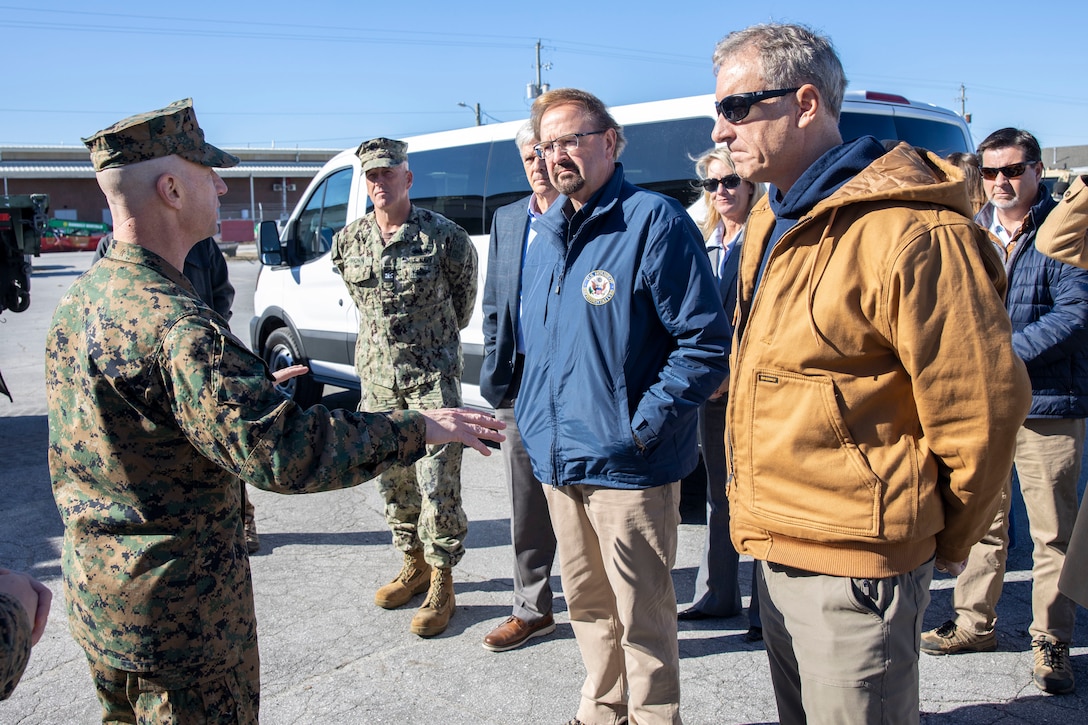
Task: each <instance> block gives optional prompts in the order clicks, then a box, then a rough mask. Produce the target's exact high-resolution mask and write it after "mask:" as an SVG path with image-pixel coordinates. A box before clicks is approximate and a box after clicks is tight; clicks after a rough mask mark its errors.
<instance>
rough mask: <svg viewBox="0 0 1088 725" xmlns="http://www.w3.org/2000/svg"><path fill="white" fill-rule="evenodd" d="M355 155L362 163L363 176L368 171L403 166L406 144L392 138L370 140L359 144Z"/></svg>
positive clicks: (405, 156)
mask: <svg viewBox="0 0 1088 725" xmlns="http://www.w3.org/2000/svg"><path fill="white" fill-rule="evenodd" d="M355 155H356V156H358V157H359V160H360V161H362V162H363V173H364V174H365V173H366V172H367V171H369V170H370V169H379V168H382V167H386V166H400V165H401V164H403V163H404V162H405V161H407V160H408V144H406V143H405V142H403V141H397V140H396V139H393V138H372V139H370V140H369V141H363V142H362V143H361V144H359V148H357V149H356V150H355Z"/></svg>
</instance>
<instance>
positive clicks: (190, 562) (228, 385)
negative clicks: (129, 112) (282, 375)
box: [46, 101, 479, 723]
mask: <svg viewBox="0 0 1088 725" xmlns="http://www.w3.org/2000/svg"><path fill="white" fill-rule="evenodd" d="M85 143H86V144H87V146H88V147H89V148H90V149H91V158H92V162H93V163H94V166H95V169H96V171H98V172H99V173H98V180H99V184H100V185H101V186H102V189H103V191H104V192H105V194H106V198H107V201H108V202H109V204H110V209H111V211H112V212H113V216H114V220H115V222H117V224H118V226H117V228H116V229H115V239H116V242H115V243H114V244H113V246H112V247H111V248H110V250H109V252H108V253H107V255H106V257H105V258H104V259H102V260H100V261H99V262H98V263H96V264H95V265H94V266H92V267H91V269H90V270H89V271H88V272H87V273H86V274H84V275H83V276H82V277H80V278H79V279H78V280H76V282H75V283H73V285H72V287H71V288H70V289H69V291H68V293H67V294H66V295H65V296H64V298H63V299H62V300H61V302H60V304H59V305H58V307H57V310H56V312H55V314H54V318H53V323H52V326H51V329H50V332H49V335H48V338H47V343H46V345H47V355H46V359H47V363H46V388H47V399H48V406H49V468H50V475H51V477H52V481H53V493H54V498H55V499H56V503H57V508H58V509H59V511H60V514H61V518H62V520H63V522H64V547H63V554H62V570H63V574H64V585H65V594H66V599H67V606H68V616H69V625H70V629H71V632H72V635H73V637H74V638H75V639H76V641H77V642H78V643H79V644H80V645H81V646H82V647H83V649H84V650H85V652H86V654H87V657H88V660H89V662H90V666H91V672H92V677H93V679H94V681H95V685H96V688H97V693H98V697H99V700H100V702H101V703H102V705H103V710H104V715H103V719H104V720H107V721H112V720H114V719H116V720H118V721H124V722H136V721H139V722H145V721H155V722H159V721H166V720H170V721H178V722H198V721H199V722H213V723H218V722H231V723H251V722H252V723H255V722H256V721H257V712H258V705H259V688H260V680H259V672H258V656H257V633H256V619H255V614H254V608H253V593H252V584H251V579H250V569H249V560H248V557H247V553H246V545H245V540H244V536H243V523H242V505H241V497H240V490H241V488H240V486H239V482H238V481H239V479H242V480H243V481H245V482H246V483H250V484H252V485H255V486H258V487H260V488H263V489H267V490H272V491H278V492H281V493H308V492H313V491H325V490H331V489H339V488H345V487H348V486H354V485H357V484H359V483H362V482H363V481H365V480H368V479H369V478H371V477H372V476H374V475H375V474H376V473H378V472H380V471H382V470H383V469H385V468H386V467H388V466H389V465H391V464H393V463H405V462H410V461H414V460H415V459H416V458H418V457H419V456H421V455H423V453H424V452H425V442H426V441H431V442H442V441H448V440H461V441H463V442H468V443H470V444H472V445H473V447H477V446H476V443H478V442H479V441H473V440H471V438H470V437H469V436H463V435H453V436H452V437H451V436H448V435H435V434H434V433H435V431H434V430H433V426H432V422H431V420H429V417H431V418H437V417H440V416H441V415H443V414H444V413H449V412H450V411H438V412H436V413H433V414H427V416H424V415H423V414H420V413H416V412H396V413H391V414H378V413H353V412H346V411H342V410H338V411H329V410H327V409H326V408H324V407H322V406H314V407H313V408H310V409H309V410H302V409H301V408H299V407H298V406H297V405H295V404H294V403H293V402H290V401H288V400H286V399H285V398H284V397H283V396H282V395H281V394H280V393H279V392H277V391H276V389H275V387H274V386H273V380H272V378H271V376H270V374H269V372H268V370H267V368H266V366H265V365H264V363H263V362H262V361H261V360H260V358H258V357H257V356H255V355H254V354H253V353H252V352H250V351H249V350H248V349H247V348H246V346H245V345H244V344H243V343H242V342H241V341H240V340H239V339H237V338H236V337H235V336H234V335H233V334H231V332H230V329H229V328H228V327H227V325H226V322H225V321H224V320H223V318H221V317H220V316H219V315H217V314H215V313H214V312H212V311H211V310H210V309H209V308H208V307H207V306H206V305H205V304H204V303H203V302H201V301H200V300H199V298H198V297H197V294H196V291H195V290H194V288H193V286H192V285H191V284H190V283H189V281H188V280H186V278H185V277H184V276H183V275H182V273H181V272H180V271H179V268H180V267H181V266H182V263H183V260H184V258H185V254H186V253H187V251H188V250H189V248H190V247H191V246H192V245H193V244H194V243H196V242H197V241H198V240H199V239H201V238H203V237H206V236H208V235H209V234H211V233H213V232H214V231H215V224H216V215H217V206H218V204H217V199H216V197H217V196H219V195H221V194H223V193H224V192H225V191H226V185H225V184H224V183H223V181H222V179H220V178H219V176H218V175H217V174H216V173H215V172H214V170H213V169H212V168H211V167H216V166H232V165H234V164H235V163H237V159H236V158H234V157H233V156H230V155H229V154H225V153H224V152H222V151H220V150H219V149H217V148H215V147H214V146H211V145H209V144H206V143H205V142H204V138H203V132H202V131H201V130H200V128H199V126H197V124H196V120H195V116H194V115H193V112H192V107H191V103H190V102H189V101H184V102H180V101H179V102H177V103H175V104H173V105H171V106H169V107H167V108H165V109H162V110H160V111H156V112H152V113H150V114H143V115H141V116H136V117H133V118H131V119H127V120H125V121H122V122H120V123H119V124H116V125H115V126H113V127H110V128H108V129H106V130H104V131H101V132H99V133H98V134H95V135H94V136H92V137H90V138H89V139H86V140H85ZM148 229H153V230H155V235H154V236H153V237H152V238H148V234H147V231H146V230H148ZM454 412H456V411H454ZM457 413H458V414H460V413H459V412H457ZM454 427H456V426H454ZM470 432H471V433H477V434H478V433H479V430H478V429H477V430H472V431H470Z"/></svg>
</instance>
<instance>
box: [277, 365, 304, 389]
mask: <svg viewBox="0 0 1088 725" xmlns="http://www.w3.org/2000/svg"><path fill="white" fill-rule="evenodd" d="M308 372H310V368H308V367H306V366H305V365H289V366H287V367H285V368H280V369H279V370H275V371H273V373H272V379H273V380H274V381H276V385H283V384H284V383H285V382H287V381H288V380H290V379H291V378H297V377H298V376H299V375H305V374H306V373H308Z"/></svg>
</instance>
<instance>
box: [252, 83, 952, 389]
mask: <svg viewBox="0 0 1088 725" xmlns="http://www.w3.org/2000/svg"><path fill="white" fill-rule="evenodd" d="M609 110H610V111H611V113H612V114H613V116H614V117H615V119H616V121H618V122H619V123H620V124H621V125H622V126H623V130H624V134H625V136H626V137H627V147H626V149H625V150H624V152H623V155H622V156H621V157H620V162H621V163H622V164H623V170H624V175H625V176H626V179H627V180H628V181H630V182H631V183H633V184H637V185H638V186H641V187H643V188H646V189H650V190H653V191H658V192H661V193H663V194H667V195H668V196H671V197H673V198H674V199H676V200H678V201H679V202H680V203H681V204H683V205H684V206H685V207H688V208H689V209H691V208H692V205H693V204H694V203H695V202H696V201H697V200H699V193H700V192H699V191H697V190H696V189H694V188H693V186H692V184H691V182H692V180H693V179H694V178H695V170H694V164H693V162H692V160H691V159H692V158H693V157H695V156H698V155H699V154H700V153H702V152H703V151H705V150H707V149H708V148H710V147H711V146H713V142H712V141H711V139H710V131H711V129H712V128H713V126H714V114H715V110H714V98H713V96H710V95H704V96H693V97H689V98H679V99H675V100H669V101H655V102H652V103H639V104H635V105H630V106H616V107H613V108H611V109H609ZM523 123H524V120H521V121H513V122H509V123H499V124H493V125H486V126H475V127H472V128H465V129H459V130H455V131H444V132H441V133H432V134H427V135H423V136H413V137H409V138H405V139H404V140H405V141H407V143H408V165H409V167H410V168H411V170H412V175H413V182H412V189H411V192H410V196H411V199H412V203H413V204H415V205H416V206H420V207H423V208H426V209H431V210H433V211H436V212H438V213H440V214H442V215H443V216H446V217H447V218H449V219H452V220H453V221H454V222H456V223H458V224H460V225H461V226H462V227H464V228H465V230H467V231H468V233H469V234H470V235H471V236H472V240H473V243H474V244H475V246H476V251H477V253H478V255H479V271H480V293H479V294H477V299H476V307H475V310H474V311H473V315H472V321H471V322H470V323H469V326H468V327H467V328H466V329H465V330H463V331H462V332H461V348H462V352H463V355H464V361H465V370H464V375H463V377H462V389H463V394H464V399H465V403H466V404H468V405H474V406H479V407H487V403H486V402H485V401H484V400H483V399H482V398H481V397H480V390H479V376H480V364H481V362H482V360H483V331H482V328H481V324H482V314H481V312H480V300H481V299H482V297H483V284H484V273H485V271H486V269H487V247H488V234H489V233H490V227H491V217H492V215H493V214H494V213H495V210H496V209H498V208H499V207H500V206H503V205H505V204H509V203H511V202H513V201H516V200H517V199H520V198H522V197H525V196H527V195H528V194H529V184H528V182H527V181H526V179H525V172H524V170H523V166H522V162H521V158H520V154H519V152H518V149H517V148H516V147H515V145H514V135H515V134H516V133H517V130H518V128H520V127H521V125H522V124H523ZM839 125H840V128H841V129H842V133H843V138H844V139H845V140H850V139H854V138H858V137H859V136H864V135H872V136H876V137H877V138H878V139H880V140H891V139H896V140H904V141H907V142H909V143H910V144H912V145H914V146H920V147H923V148H927V149H929V150H931V151H934V152H935V153H938V154H940V155H942V156H944V155H947V154H949V153H951V152H953V151H970V150H972V148H973V144H972V141H971V136H970V132H969V131H968V129H967V125H966V124H965V123H964V122H963V119H962V118H960V117H959V116H957V115H956V114H955V113H953V112H951V111H948V110H945V109H941V108H937V107H936V106H931V105H928V104H922V103H913V102H910V101H908V100H907V99H906V98H903V97H901V96H892V95H888V94H879V93H871V92H865V91H854V92H848V93H847V94H846V99H845V101H844V103H843V110H842V118H841V120H840V124H839ZM360 140H362V139H360ZM367 208H368V200H367V196H366V184H365V180H364V178H363V174H362V172H361V170H360V165H359V159H358V158H357V157H356V156H355V147H352V148H350V149H347V150H345V151H342V152H341V153H339V154H337V155H336V156H335V157H333V158H332V159H331V160H330V161H329V162H328V163H326V164H325V166H324V168H322V169H321V171H320V172H319V173H318V175H317V176H316V177H314V180H313V181H312V182H311V183H310V185H309V187H307V189H306V192H305V194H304V195H303V197H302V200H301V201H300V202H299V204H298V206H297V207H296V208H295V210H294V211H293V212H292V213H291V216H290V218H289V219H288V221H287V224H286V226H285V227H284V228H283V230H282V232H279V231H278V230H277V227H276V223H275V222H264V223H263V224H262V226H261V239H260V247H261V262H262V264H263V265H264V267H263V268H262V270H261V272H260V274H259V276H258V278H257V287H256V291H255V292H254V296H253V309H254V318H253V320H252V321H251V323H250V336H251V342H252V346H253V349H254V350H255V351H256V352H257V353H258V354H259V355H261V357H263V358H264V359H265V360H266V361H267V362H268V365H269V367H270V368H272V369H273V370H278V369H280V368H283V367H286V366H287V365H291V364H295V363H304V364H306V365H308V366H309V367H310V374H308V375H306V376H303V377H299V378H295V379H293V380H291V381H288V382H287V383H286V384H285V386H284V392H286V393H287V394H289V395H291V396H292V397H294V399H295V400H296V401H297V402H298V403H299V404H301V405H305V406H308V405H311V404H313V403H315V402H317V401H318V400H320V398H321V395H322V389H323V386H324V385H334V386H337V387H342V388H356V389H357V388H358V387H359V379H358V376H357V375H356V373H355V368H354V356H355V339H356V335H357V333H358V330H359V316H358V312H357V311H356V309H355V305H354V303H353V302H352V299H351V297H350V295H349V294H348V292H347V288H346V287H345V286H344V282H343V280H342V279H341V278H340V274H339V271H338V270H337V269H336V267H335V265H333V263H332V258H331V255H330V249H331V245H332V238H333V235H334V234H335V233H336V232H337V231H339V230H340V229H341V228H342V227H344V226H345V225H346V224H347V223H348V222H349V221H352V220H355V219H357V218H359V217H361V216H363V215H364V214H366V212H367ZM693 211H694V210H693Z"/></svg>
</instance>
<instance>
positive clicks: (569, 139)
mask: <svg viewBox="0 0 1088 725" xmlns="http://www.w3.org/2000/svg"><path fill="white" fill-rule="evenodd" d="M607 130H608V129H607V128H602V129H601V130H600V131H586V132H585V133H568V134H567V135H566V136H560V137H559V138H557V139H553V140H551V141H541V142H540V143H538V144H537V145H536V146H533V153H535V154H536V156H537V158H539V159H550V158H551V157H552V156H555V152H556V150H559V151H562V152H563V153H565V154H569V153H570V152H571V151H573V150H574V149H576V148H578V139H580V138H582V137H583V136H596V135H597V134H599V133H604V132H605V131H607Z"/></svg>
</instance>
